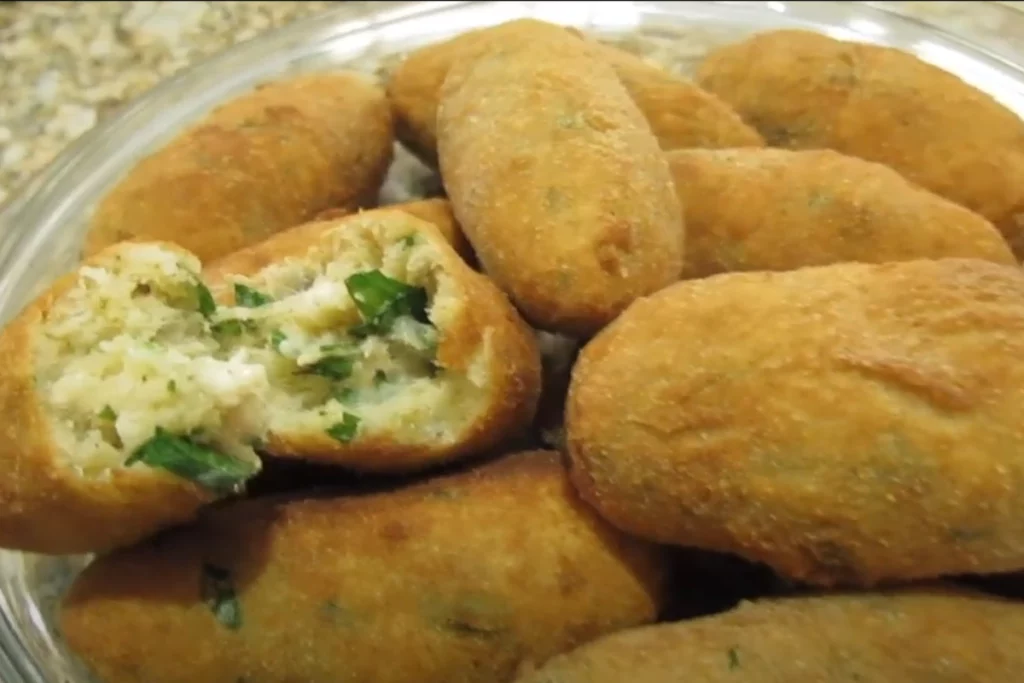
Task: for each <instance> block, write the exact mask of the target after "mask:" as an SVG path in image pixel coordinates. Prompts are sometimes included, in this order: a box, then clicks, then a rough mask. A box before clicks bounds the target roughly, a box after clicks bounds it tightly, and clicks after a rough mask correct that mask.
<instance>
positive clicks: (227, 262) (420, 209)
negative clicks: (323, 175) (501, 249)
mask: <svg viewBox="0 0 1024 683" xmlns="http://www.w3.org/2000/svg"><path fill="white" fill-rule="evenodd" d="M391 211H401V212H402V213H405V214H408V215H410V216H413V217H414V218H419V219H421V220H424V221H426V222H427V223H430V224H431V225H433V226H434V227H435V228H437V230H438V232H440V233H441V236H442V237H444V239H445V241H446V242H448V244H450V245H451V246H452V248H453V249H455V251H456V252H457V253H458V254H459V256H461V257H462V259H463V260H464V261H466V263H469V264H472V263H474V262H475V256H473V249H472V247H470V246H469V242H467V241H466V236H465V235H463V234H462V228H460V227H459V224H458V223H456V222H455V216H454V215H453V214H452V208H451V204H449V203H448V200H446V199H418V200H415V201H411V202H403V203H401V204H392V205H389V206H385V207H380V208H377V209H368V210H366V211H363V212H362V213H363V214H364V215H372V216H375V217H376V216H387V215H389V214H388V213H386V212H391ZM355 215H356V212H353V211H347V210H345V209H328V210H327V211H322V212H320V213H319V214H317V215H316V217H315V218H314V219H313V220H312V221H310V222H309V223H303V224H301V225H296V226H295V227H292V228H288V229H287V230H283V231H281V232H279V233H277V234H276V235H274V236H273V237H270V238H268V239H266V240H263V241H262V242H257V243H256V244H252V245H249V246H248V247H245V248H243V249H239V250H238V251H234V252H231V253H230V254H228V255H226V256H224V257H222V258H220V259H217V260H216V261H213V262H212V263H209V264H207V266H206V268H205V269H204V272H205V273H206V274H207V276H209V277H214V278H216V277H222V276H223V275H222V273H225V272H227V273H230V272H232V271H245V272H253V271H256V270H259V269H260V268H265V267H266V266H269V265H270V264H272V263H274V262H275V261H276V260H277V259H279V258H280V256H281V254H294V253H296V252H298V251H301V250H303V249H305V248H306V247H307V246H309V245H310V244H311V243H313V242H316V241H317V240H318V239H319V235H320V234H321V233H323V232H326V231H330V230H333V229H334V228H335V227H337V226H338V224H339V221H348V220H352V217H353V216H355Z"/></svg>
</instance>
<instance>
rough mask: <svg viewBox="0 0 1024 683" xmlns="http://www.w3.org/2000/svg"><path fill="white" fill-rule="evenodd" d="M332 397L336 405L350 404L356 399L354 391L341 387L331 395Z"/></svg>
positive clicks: (350, 388)
mask: <svg viewBox="0 0 1024 683" xmlns="http://www.w3.org/2000/svg"><path fill="white" fill-rule="evenodd" d="M332 397H333V398H334V400H335V401H337V402H338V403H346V404H347V403H351V402H352V400H353V399H354V398H355V397H356V390H355V389H353V388H352V387H342V388H341V389H338V390H337V391H335V392H334V394H332Z"/></svg>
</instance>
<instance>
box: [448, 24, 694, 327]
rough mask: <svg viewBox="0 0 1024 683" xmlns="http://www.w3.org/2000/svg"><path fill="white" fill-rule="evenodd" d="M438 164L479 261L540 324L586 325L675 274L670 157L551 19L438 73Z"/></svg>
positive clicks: (601, 321)
mask: <svg viewBox="0 0 1024 683" xmlns="http://www.w3.org/2000/svg"><path fill="white" fill-rule="evenodd" d="M437 123H438V143H439V154H440V166H441V174H442V177H443V179H444V184H445V189H446V190H447V193H448V197H449V200H450V201H451V204H452V210H453V211H454V213H455V216H456V218H457V219H458V222H459V224H460V225H461V226H462V229H463V230H464V231H465V234H466V237H467V238H468V239H469V242H470V244H472V245H473V248H474V252H475V253H476V255H477V258H478V259H479V261H480V264H481V266H482V267H483V270H484V271H485V272H487V273H488V274H489V275H490V276H491V277H492V278H494V280H495V282H496V283H497V284H498V285H499V286H500V287H501V288H502V289H503V290H504V291H505V292H506V293H508V294H509V296H510V298H511V299H512V301H513V302H514V303H515V304H516V306H517V307H518V308H519V309H520V311H522V312H523V313H524V316H525V317H526V318H527V319H528V320H529V321H530V322H532V323H534V324H535V325H536V326H537V327H540V328H542V329H546V330H549V331H554V332H560V333H563V334H567V335H573V336H586V335H589V334H592V333H594V332H595V331H596V330H598V329H600V328H601V327H602V326H603V325H605V324H606V323H608V322H609V321H610V320H611V319H613V318H614V317H615V316H616V315H617V314H618V313H619V312H621V311H622V309H624V308H625V307H626V306H627V305H628V304H629V303H630V302H631V301H632V300H633V299H635V298H637V297H639V296H643V295H645V294H648V293H650V292H653V291H656V290H658V289H660V288H661V287H664V286H665V285H666V284H669V283H670V282H673V281H675V280H676V279H678V277H679V275H680V273H681V272H682V266H683V241H684V236H683V234H682V232H681V231H680V226H681V225H682V217H681V211H680V208H679V202H678V200H677V198H676V196H675V191H674V187H673V185H672V177H671V174H670V173H669V169H668V163H667V162H666V160H665V158H664V155H663V154H662V153H661V150H660V149H659V148H658V144H657V140H655V138H654V136H653V135H652V134H651V132H650V128H649V127H648V125H647V124H646V122H645V121H644V118H643V116H642V115H641V113H640V111H639V110H638V109H637V107H636V105H635V104H633V102H632V100H631V99H630V98H629V95H628V93H627V92H626V91H625V89H623V87H622V85H621V84H620V83H619V81H618V79H617V78H616V76H615V73H614V71H613V70H612V69H611V67H609V66H607V65H606V64H605V63H604V62H602V61H600V60H599V59H596V58H594V57H593V56H592V54H591V53H590V51H589V50H588V49H587V47H586V44H585V43H584V42H583V41H581V40H580V39H579V38H577V37H575V36H573V35H571V34H570V33H568V32H567V31H565V30H563V29H561V28H560V27H555V26H551V27H545V26H544V25H540V26H538V27H537V29H536V30H535V31H531V32H530V39H529V40H528V41H523V40H520V39H517V38H516V37H515V36H514V35H513V36H511V37H509V38H508V39H507V40H505V39H500V40H499V36H498V35H497V34H496V35H495V39H494V40H493V41H492V42H491V49H490V50H489V51H488V53H487V54H486V55H485V56H482V57H480V58H479V59H476V60H473V61H471V62H458V63H456V64H455V65H454V66H453V67H452V69H451V70H450V71H449V72H448V75H447V78H446V79H445V83H444V87H443V89H442V96H441V103H440V107H439V109H438V118H437Z"/></svg>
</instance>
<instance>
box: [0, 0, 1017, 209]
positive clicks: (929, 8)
mask: <svg viewBox="0 0 1024 683" xmlns="http://www.w3.org/2000/svg"><path fill="white" fill-rule="evenodd" d="M341 4H345V5H347V6H348V7H349V8H350V9H351V10H352V11H354V12H358V11H361V10H365V9H367V8H368V7H369V6H371V5H381V4H388V3H379V2H374V3H370V2H348V3H340V2H38V1H37V2H3V3H0V201H3V199H4V198H5V197H6V196H7V195H8V194H9V193H11V192H12V191H13V190H14V189H15V188H16V187H17V185H18V184H19V183H20V182H21V181H22V180H24V179H25V178H27V177H28V176H29V175H31V174H33V173H35V172H36V171H37V170H39V169H40V168H42V167H43V166H44V165H45V164H47V163H48V162H49V161H50V160H51V159H52V158H53V157H54V156H55V155H56V154H57V153H58V152H60V150H61V149H62V148H63V147H64V146H65V145H67V144H68V143H69V142H71V141H72V140H74V139H75V138H77V137H78V136H79V135H81V134H82V133H84V132H85V131H86V130H88V129H89V128H91V127H92V126H93V125H95V124H96V122H97V121H98V120H100V119H101V118H103V117H105V116H109V115H110V113H111V112H112V111H114V110H116V109H117V108H118V106H119V105H120V104H122V103H123V102H125V101H127V100H129V99H131V98H133V97H135V96H136V95H138V94H139V93H141V92H143V91H145V90H147V89H148V88H150V87H152V86H153V85H154V84H156V83H157V82H158V81H160V80H161V79H163V78H166V77H167V76H170V75H171V74H173V73H175V72H176V71H178V70H180V69H182V68H183V67H186V66H188V65H190V64H192V63H194V62H196V61H198V60H200V59H202V58H203V57H206V56H208V55H210V54H213V53H215V52H218V51H220V50H222V49H224V48H226V47H228V46H229V45H232V44H233V43H236V42H239V41H242V40H247V39H249V38H252V37H253V36H255V35H257V34H259V33H262V32H263V31H266V30H268V29H271V28H275V27H278V26H282V25H284V24H287V23H289V22H292V21H295V20H296V19H300V18H303V17H307V16H310V15H312V14H315V13H318V12H322V11H324V10H325V9H328V8H332V7H336V6H338V5H341ZM881 4H886V5H894V6H899V8H900V9H901V10H902V11H905V12H908V13H911V14H914V15H915V16H918V17H920V18H923V19H925V20H927V21H929V22H931V23H934V24H936V25H938V26H941V27H943V28H946V29H947V30H951V31H953V32H955V33H958V34H960V35H963V36H965V37H968V38H972V39H974V40H980V41H982V42H984V43H985V44H987V45H990V46H991V47H993V48H995V49H1000V48H1002V49H1010V50H1012V49H1017V50H1019V51H1021V52H1022V53H1024V35H1020V34H1018V35H1016V36H1014V35H1013V31H1012V30H1011V28H1010V27H1009V26H1008V25H1007V22H1006V14H1005V12H1004V11H1003V10H1002V8H1000V7H996V6H993V4H988V5H986V3H966V2H890V3H881ZM1001 4H1003V5H1009V6H1011V7H1015V8H1017V9H1019V10H1021V11H1024V2H1005V3H1001Z"/></svg>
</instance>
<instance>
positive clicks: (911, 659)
mask: <svg viewBox="0 0 1024 683" xmlns="http://www.w3.org/2000/svg"><path fill="white" fill-rule="evenodd" d="M1021 642H1024V610H1022V609H1021V606H1020V605H1019V604H1014V603H1012V602H1008V601H1005V600H1001V599H999V598H993V597H986V596H981V595H977V594H973V593H968V592H959V591H952V590H948V589H943V588H941V587H932V586H929V587H926V588H914V589H903V590H890V591H886V592H879V593H844V594H835V595H821V596H807V597H799V598H787V599H783V600H765V601H759V602H752V603H744V604H743V605H741V606H740V607H739V608H737V609H735V610H732V611H730V612H726V613H724V614H719V615H715V616H709V617H705V618H702V619H697V620H694V621H689V622H681V623H675V624H660V625H657V626H645V627H641V628H636V629H630V630H628V631H623V632H620V633H615V634H612V635H608V636H604V637H603V638H600V639H598V640H596V641H594V642H592V643H590V644H588V645H584V646H583V647H580V648H578V649H576V650H574V651H573V652H571V653H568V654H566V655H561V656H558V657H555V658H553V659H552V660H551V661H549V662H548V664H547V665H546V666H544V667H542V668H540V669H539V670H537V671H535V672H533V673H531V674H529V675H525V676H523V677H522V678H519V679H518V683H622V682H623V681H631V682H633V683H795V682H796V681H808V682H810V681H814V683H854V682H856V681H865V682H867V681H877V682H878V683H882V682H883V681H884V682H892V683H896V682H897V681H900V682H901V683H926V682H927V683H939V682H940V681H941V683H980V682H981V681H984V682H985V683H1015V682H1016V681H1018V680H1019V677H1020V672H1021V671H1024V650H1022V649H1021V647H1020V643H1021Z"/></svg>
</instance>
